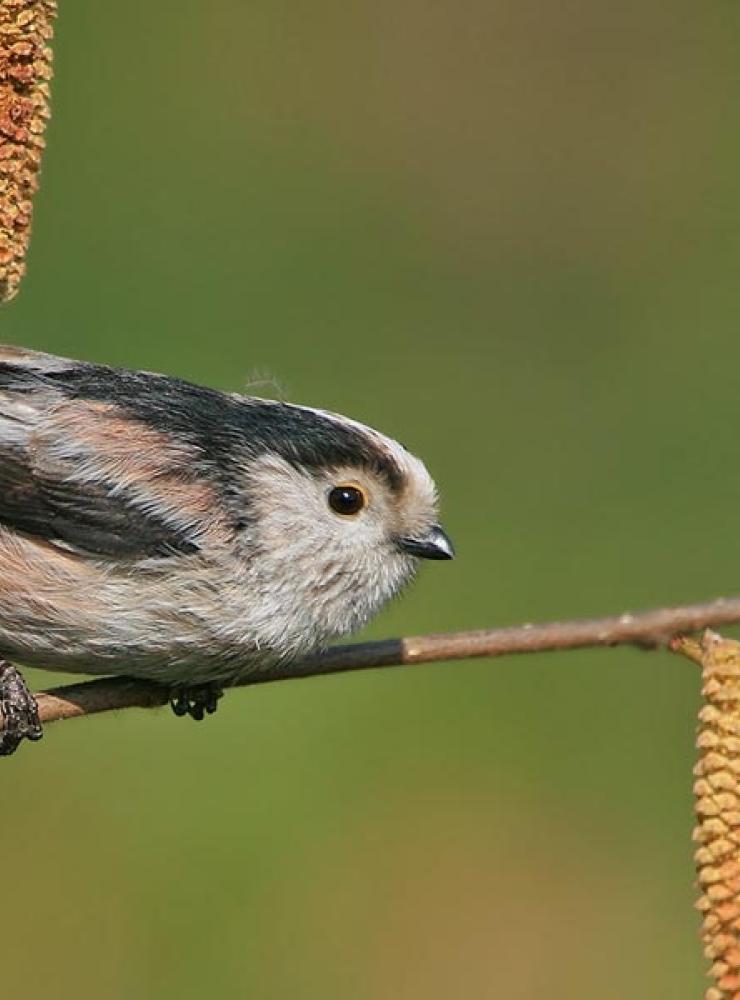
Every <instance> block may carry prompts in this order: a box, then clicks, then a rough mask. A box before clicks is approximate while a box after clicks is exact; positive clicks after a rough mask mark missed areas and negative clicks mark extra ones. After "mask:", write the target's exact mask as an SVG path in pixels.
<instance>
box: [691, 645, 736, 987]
mask: <svg viewBox="0 0 740 1000" xmlns="http://www.w3.org/2000/svg"><path fill="white" fill-rule="evenodd" d="M680 643H681V649H682V651H683V652H685V653H688V655H690V656H691V657H692V658H693V659H696V660H698V661H699V662H700V663H701V665H702V695H703V697H704V704H703V706H702V709H701V711H700V713H699V735H698V738H697V746H698V748H699V761H698V763H697V766H696V768H695V769H694V774H695V776H696V782H695V784H694V795H695V800H696V806H695V808H696V815H697V820H698V825H697V827H696V829H695V830H694V842H695V843H696V844H697V845H698V846H697V848H696V853H695V859H696V867H697V873H698V880H699V888H700V891H701V897H700V898H699V901H698V903H697V909H698V910H699V911H700V913H701V914H702V940H703V942H704V954H705V956H706V957H707V959H708V960H709V961H710V963H711V966H710V970H709V972H710V975H711V976H712V977H713V979H714V980H715V985H714V986H712V987H710V989H709V990H707V992H706V994H705V997H706V1000H740V744H739V743H738V740H737V733H738V731H739V727H740V643H738V642H734V641H733V640H730V639H722V638H721V637H720V636H718V635H716V634H715V633H713V632H706V633H705V634H704V636H703V638H702V640H701V643H695V642H693V641H692V640H681V641H680Z"/></svg>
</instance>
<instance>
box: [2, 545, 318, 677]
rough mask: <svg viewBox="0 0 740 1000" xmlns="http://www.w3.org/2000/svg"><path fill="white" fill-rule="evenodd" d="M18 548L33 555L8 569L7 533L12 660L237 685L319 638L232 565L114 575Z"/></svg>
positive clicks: (5, 578)
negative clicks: (262, 596)
mask: <svg viewBox="0 0 740 1000" xmlns="http://www.w3.org/2000/svg"><path fill="white" fill-rule="evenodd" d="M21 543H22V540H21ZM15 548H16V549H20V551H21V553H22V555H24V556H25V557H26V558H25V561H24V562H23V563H22V565H20V566H15V567H14V569H15V573H14V574H13V575H9V574H7V573H6V574H4V573H3V569H4V568H6V569H7V568H8V567H7V563H8V561H9V556H8V549H7V547H3V545H2V543H1V540H0V656H4V657H5V658H7V659H10V660H11V661H15V662H18V663H21V664H27V665H29V666H35V667H41V668H44V669H50V670H60V671H65V672H71V673H87V674H123V675H126V676H131V677H142V678H147V679H151V680H156V681H161V682H164V683H169V684H174V683H177V684H198V683H205V682H210V681H215V682H219V683H229V682H232V681H234V680H236V679H238V678H239V677H241V676H244V675H246V674H249V673H252V672H254V671H258V670H261V669H268V668H270V667H272V666H274V665H275V663H276V662H278V661H280V660H285V659H294V658H295V657H296V656H300V655H302V654H304V653H306V652H308V651H310V649H312V648H314V647H315V646H316V644H317V643H318V642H319V641H320V637H319V636H318V635H317V634H316V630H313V631H312V630H311V629H310V628H307V627H306V624H305V623H303V622H301V621H300V620H298V617H296V616H295V615H290V614H288V615H285V614H280V613H279V610H280V609H279V608H276V607H275V606H273V605H271V604H270V603H269V602H266V603H265V602H262V603H260V601H259V600H255V595H254V593H253V592H252V591H251V590H250V587H249V585H248V581H245V580H243V579H241V578H240V577H239V576H238V575H236V574H231V575H230V573H229V572H228V567H226V568H225V567H224V566H223V565H215V564H208V563H206V562H205V561H204V562H202V563H200V564H196V563H194V562H191V563H190V564H189V565H188V566H187V569H185V568H183V569H182V570H179V571H178V570H172V569H168V570H167V571H165V569H164V568H161V567H154V568H152V567H145V568H144V570H143V571H137V570H135V569H133V570H132V571H130V572H129V573H127V574H125V575H124V574H120V573H119V574H116V575H114V574H111V573H109V572H105V571H104V570H102V569H101V568H100V567H99V566H95V564H90V563H86V562H82V561H80V560H76V559H69V558H67V557H66V556H65V555H64V554H62V557H61V558H59V559H57V560H56V562H55V561H54V559H56V554H55V553H51V556H52V559H51V560H49V555H50V553H48V552H44V553H43V558H44V565H43V567H42V568H41V567H40V566H37V565H34V563H33V559H32V557H33V556H34V555H35V554H36V553H35V552H34V551H33V550H29V551H26V550H25V549H23V546H22V544H21V545H16V546H15ZM13 554H14V555H16V557H17V555H18V553H17V551H14V553H13ZM17 561H18V560H17V558H16V562H17ZM177 565H178V567H179V566H180V565H181V564H180V563H178V564H177Z"/></svg>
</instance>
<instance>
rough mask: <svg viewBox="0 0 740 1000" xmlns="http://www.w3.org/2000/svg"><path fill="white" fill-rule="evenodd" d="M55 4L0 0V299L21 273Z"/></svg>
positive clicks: (11, 291)
mask: <svg viewBox="0 0 740 1000" xmlns="http://www.w3.org/2000/svg"><path fill="white" fill-rule="evenodd" d="M56 6H57V5H56V0H0V301H7V300H8V299H12V298H13V296H14V295H15V294H16V292H17V291H18V285H19V283H20V280H21V278H22V277H23V273H24V271H25V256H26V250H27V248H28V241H29V237H30V235H31V199H32V197H33V195H34V193H35V191H36V189H37V187H38V171H39V166H40V163H41V151H42V150H43V148H44V137H43V133H44V127H45V125H46V122H47V119H48V117H49V80H50V79H51V49H50V48H49V43H50V41H51V36H52V21H53V18H54V17H55V15H56Z"/></svg>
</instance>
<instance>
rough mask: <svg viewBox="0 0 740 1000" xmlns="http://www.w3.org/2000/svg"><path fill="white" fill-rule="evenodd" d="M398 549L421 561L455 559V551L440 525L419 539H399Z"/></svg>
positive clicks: (436, 525)
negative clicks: (417, 557)
mask: <svg viewBox="0 0 740 1000" xmlns="http://www.w3.org/2000/svg"><path fill="white" fill-rule="evenodd" d="M398 547H399V548H401V549H403V551H404V552H409V553H410V554H411V555H412V556H419V557H420V558H421V559H453V558H454V556H455V549H454V546H453V544H452V542H451V541H450V539H449V538H448V537H447V535H446V534H445V533H444V531H442V529H441V528H440V526H439V525H438V524H435V525H434V527H433V528H430V529H429V531H427V532H426V534H424V535H420V536H418V537H417V538H399V539H398Z"/></svg>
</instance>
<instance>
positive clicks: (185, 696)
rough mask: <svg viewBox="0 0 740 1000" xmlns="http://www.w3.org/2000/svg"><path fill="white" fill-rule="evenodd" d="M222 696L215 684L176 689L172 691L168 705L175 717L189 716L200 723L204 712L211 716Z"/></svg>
mask: <svg viewBox="0 0 740 1000" xmlns="http://www.w3.org/2000/svg"><path fill="white" fill-rule="evenodd" d="M222 695H223V691H222V690H221V688H220V687H218V686H217V685H216V684H199V685H197V686H194V687H178V688H174V689H173V691H172V695H171V697H170V705H171V706H172V711H173V712H174V713H175V715H189V716H190V718H191V719H196V720H197V721H198V722H200V720H201V719H202V718H203V717H204V714H205V713H206V712H207V713H208V715H213V713H214V712H215V711H216V709H217V708H218V701H219V698H221V697H222Z"/></svg>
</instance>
